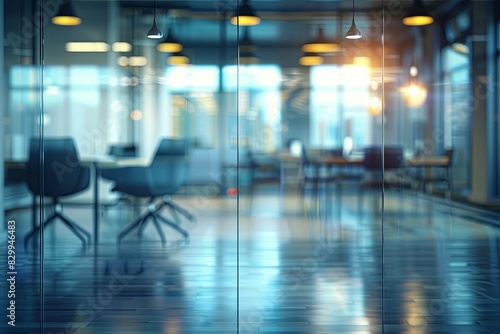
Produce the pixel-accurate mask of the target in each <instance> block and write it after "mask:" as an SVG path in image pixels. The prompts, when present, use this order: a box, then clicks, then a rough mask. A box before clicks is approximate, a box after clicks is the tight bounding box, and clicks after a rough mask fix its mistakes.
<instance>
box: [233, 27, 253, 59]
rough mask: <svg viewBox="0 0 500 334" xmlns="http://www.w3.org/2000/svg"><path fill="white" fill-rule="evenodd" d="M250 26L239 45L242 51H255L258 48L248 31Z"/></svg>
mask: <svg viewBox="0 0 500 334" xmlns="http://www.w3.org/2000/svg"><path fill="white" fill-rule="evenodd" d="M248 30H249V28H246V29H245V32H244V33H243V37H242V38H241V39H240V41H239V43H238V46H239V49H240V52H241V53H245V52H254V51H255V50H257V46H256V45H255V44H254V43H253V42H252V40H251V39H250V33H249V32H248Z"/></svg>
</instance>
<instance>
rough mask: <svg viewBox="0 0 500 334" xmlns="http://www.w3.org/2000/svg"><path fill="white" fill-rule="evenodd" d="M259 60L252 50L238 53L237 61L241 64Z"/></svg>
mask: <svg viewBox="0 0 500 334" xmlns="http://www.w3.org/2000/svg"><path fill="white" fill-rule="evenodd" d="M259 61H260V60H259V57H257V55H256V54H255V53H253V52H243V53H240V56H239V63H240V64H242V65H250V64H258V63H259Z"/></svg>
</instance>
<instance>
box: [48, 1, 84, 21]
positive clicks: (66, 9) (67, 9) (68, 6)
mask: <svg viewBox="0 0 500 334" xmlns="http://www.w3.org/2000/svg"><path fill="white" fill-rule="evenodd" d="M51 21H52V23H54V24H57V25H60V26H77V25H79V24H80V23H82V19H81V18H80V17H79V16H78V15H77V14H76V11H75V8H74V7H73V3H72V2H71V0H65V1H63V3H62V4H61V7H59V10H58V11H57V14H56V15H55V16H54V17H53V18H52V19H51Z"/></svg>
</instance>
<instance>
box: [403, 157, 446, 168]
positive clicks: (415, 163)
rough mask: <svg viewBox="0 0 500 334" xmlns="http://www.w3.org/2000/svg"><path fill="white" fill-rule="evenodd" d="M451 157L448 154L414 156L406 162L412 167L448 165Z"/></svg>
mask: <svg viewBox="0 0 500 334" xmlns="http://www.w3.org/2000/svg"><path fill="white" fill-rule="evenodd" d="M449 163H450V158H449V157H447V156H430V157H414V158H408V159H406V164H407V165H408V166H412V167H448V165H449Z"/></svg>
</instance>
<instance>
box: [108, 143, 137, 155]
mask: <svg viewBox="0 0 500 334" xmlns="http://www.w3.org/2000/svg"><path fill="white" fill-rule="evenodd" d="M108 154H109V155H112V156H115V157H119V158H130V157H135V156H137V148H136V147H135V145H121V144H113V145H111V146H110V147H109V151H108Z"/></svg>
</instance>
